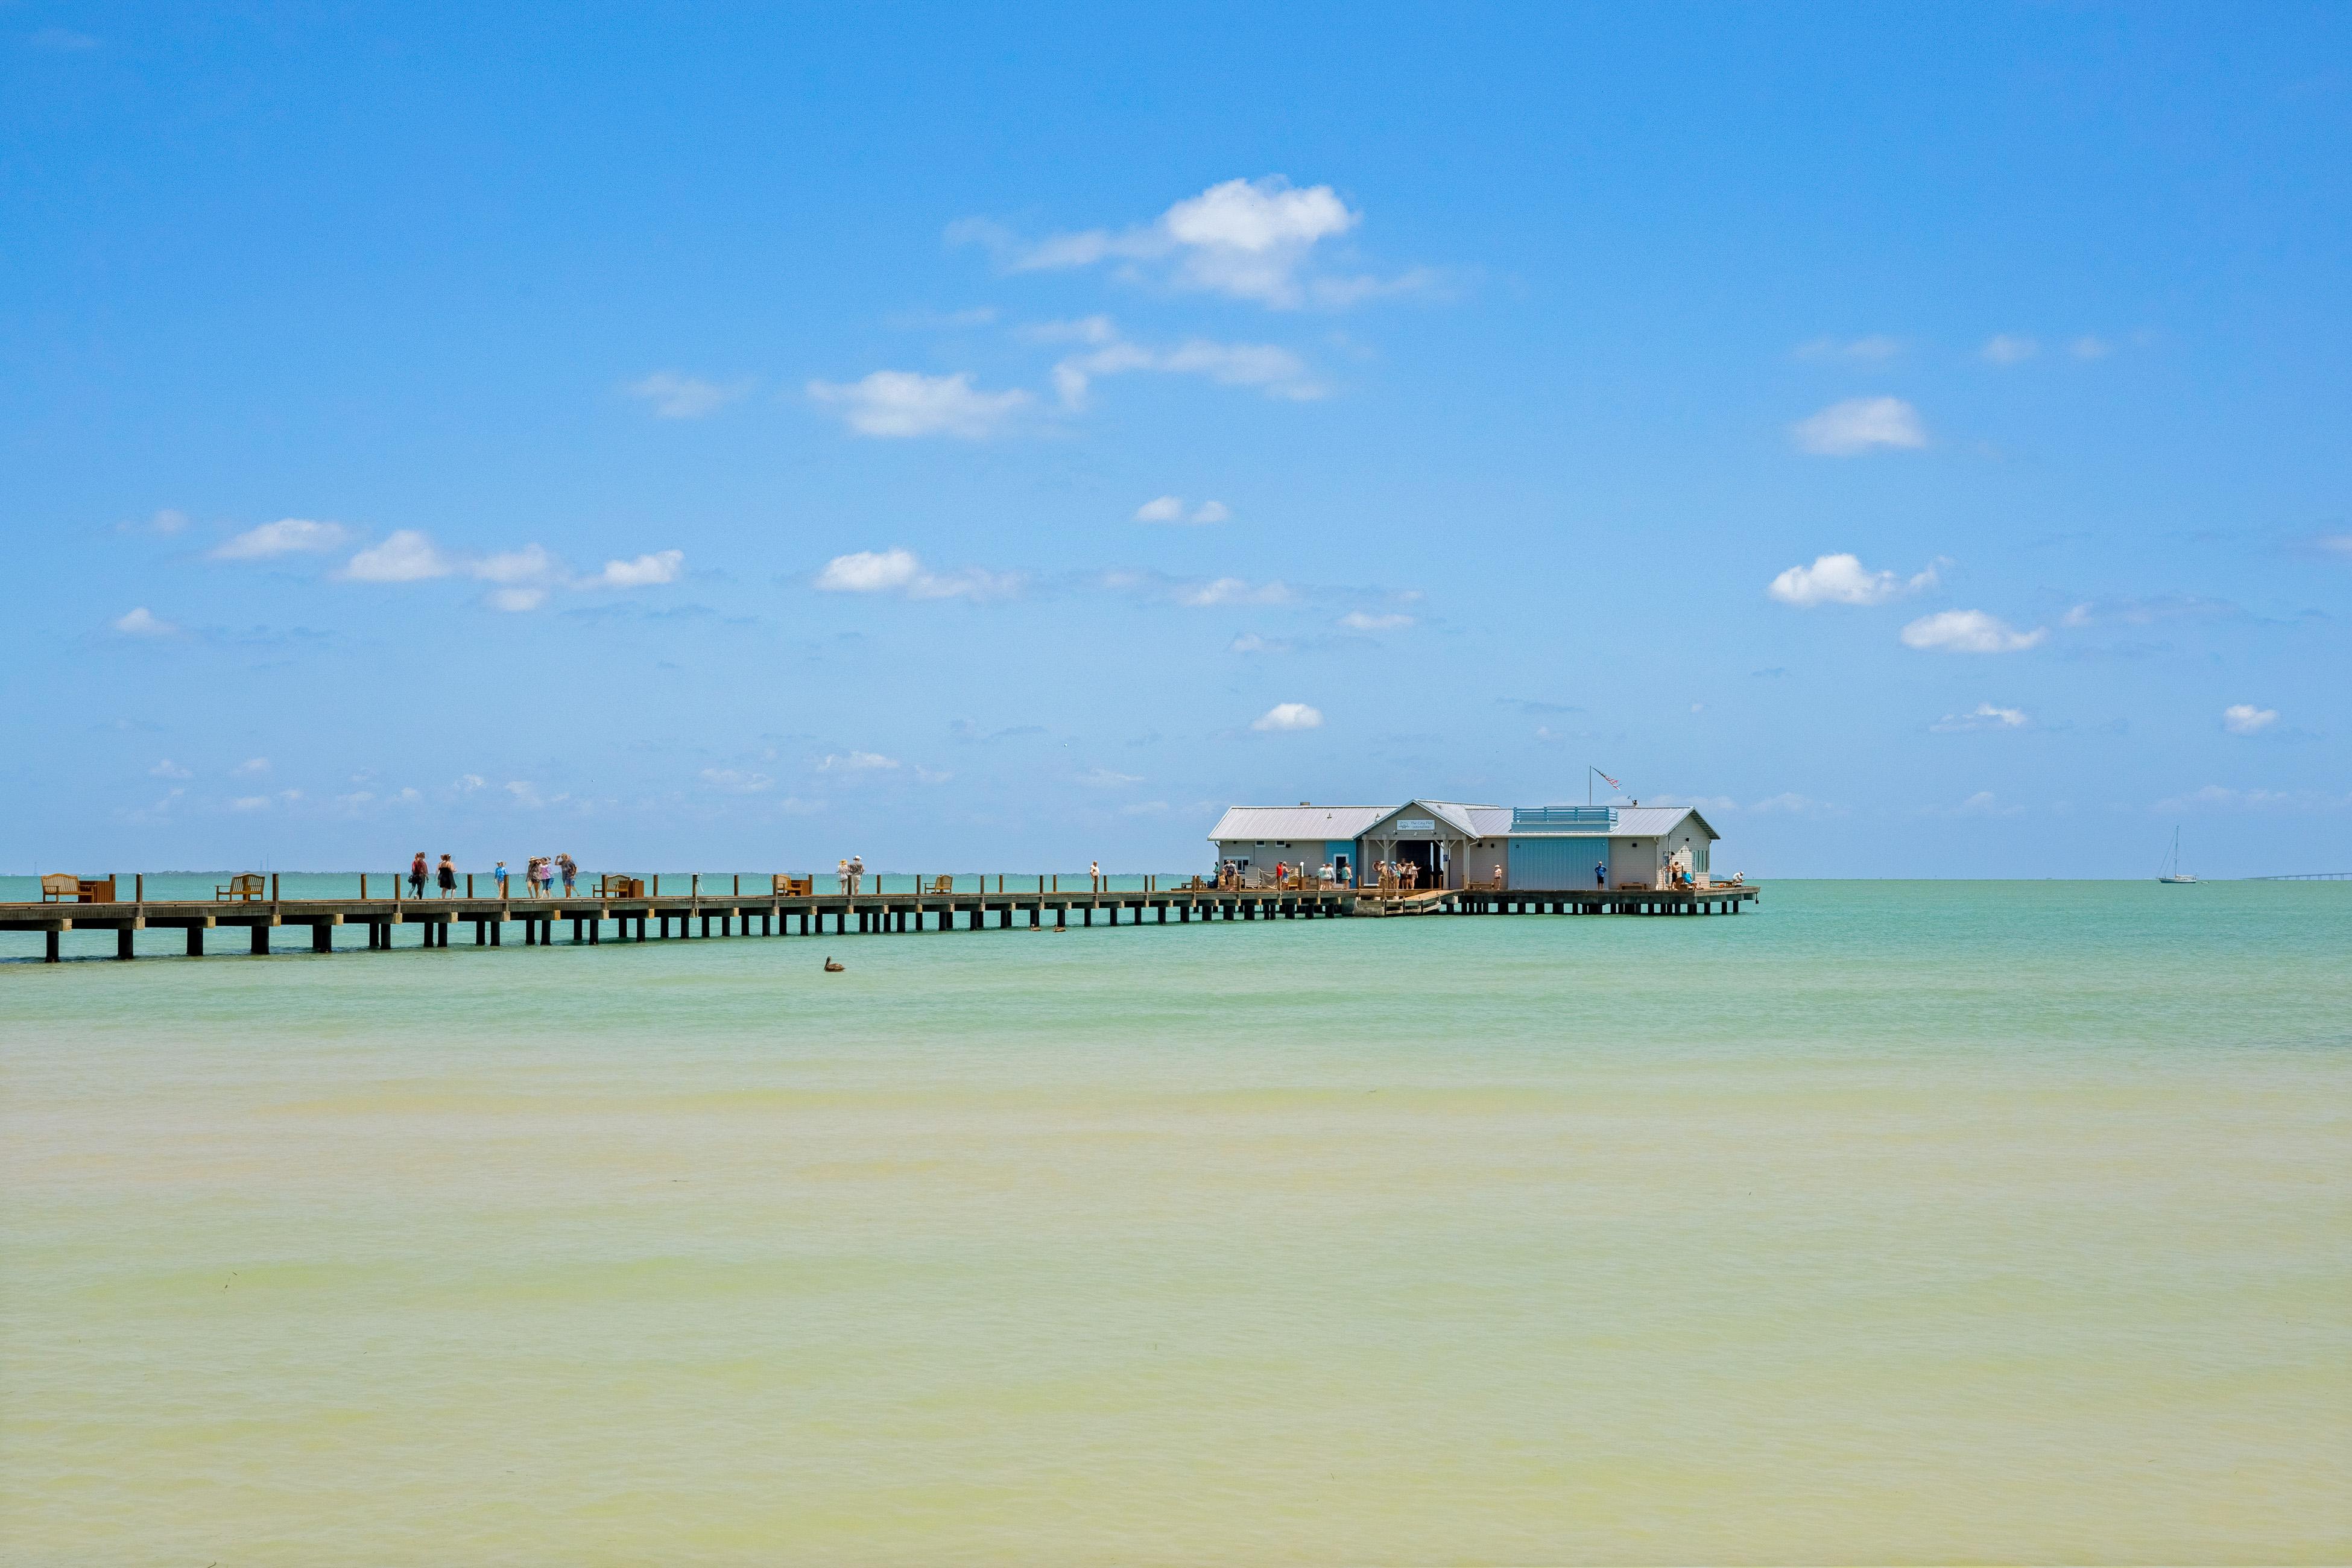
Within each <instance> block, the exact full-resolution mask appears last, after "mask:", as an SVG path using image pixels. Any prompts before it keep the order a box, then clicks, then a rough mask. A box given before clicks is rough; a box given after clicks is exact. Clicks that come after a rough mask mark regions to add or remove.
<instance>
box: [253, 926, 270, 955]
mask: <svg viewBox="0 0 2352 1568" xmlns="http://www.w3.org/2000/svg"><path fill="white" fill-rule="evenodd" d="M252 930H253V955H254V956H255V957H256V958H266V957H268V955H269V928H268V926H266V925H257V926H255V927H253V928H252Z"/></svg>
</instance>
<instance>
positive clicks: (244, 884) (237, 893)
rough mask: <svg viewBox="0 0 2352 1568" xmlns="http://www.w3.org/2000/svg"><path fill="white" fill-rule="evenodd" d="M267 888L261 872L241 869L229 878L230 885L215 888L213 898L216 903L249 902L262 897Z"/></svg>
mask: <svg viewBox="0 0 2352 1568" xmlns="http://www.w3.org/2000/svg"><path fill="white" fill-rule="evenodd" d="M267 890H268V889H267V887H266V885H265V884H264V883H263V881H262V879H261V873H260V872H258V871H239V872H238V873H237V874H236V876H234V877H231V878H230V879H228V886H226V887H225V888H224V887H215V888H214V889H213V900H214V901H215V903H224V904H226V903H242V904H249V903H251V902H252V901H253V900H256V899H258V898H260V897H261V896H262V895H263V894H264V892H266V891H267Z"/></svg>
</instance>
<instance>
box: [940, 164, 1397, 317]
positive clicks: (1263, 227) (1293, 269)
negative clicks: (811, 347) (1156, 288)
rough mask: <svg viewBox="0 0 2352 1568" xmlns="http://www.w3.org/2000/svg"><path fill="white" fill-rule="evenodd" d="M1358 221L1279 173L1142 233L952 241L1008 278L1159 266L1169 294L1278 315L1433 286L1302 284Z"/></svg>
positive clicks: (1210, 192) (1331, 198) (989, 230)
mask: <svg viewBox="0 0 2352 1568" xmlns="http://www.w3.org/2000/svg"><path fill="white" fill-rule="evenodd" d="M1361 221H1362V215H1361V214H1360V213H1358V212H1356V211H1355V210H1354V209H1352V208H1350V207H1349V205H1348V204H1347V203H1346V202H1345V201H1344V200H1342V199H1341V198H1340V196H1339V193H1338V192H1336V191H1334V190H1333V189H1332V188H1331V187H1330V186H1328V185H1310V186H1308V187H1307V188H1306V189H1304V190H1301V189H1299V188H1297V186H1294V185H1292V184H1290V182H1289V181H1287V180H1286V179H1284V178H1283V177H1282V176H1280V175H1278V174H1269V175H1266V176H1265V177H1264V178H1262V179H1256V180H1241V179H1234V180H1226V181H1223V182H1222V183H1221V184H1214V185H1212V186H1210V187H1209V188H1208V189H1207V190H1204V191H1202V193H1201V194H1200V195H1197V196H1188V197H1186V198H1185V199H1184V200H1182V201H1180V202H1178V203H1176V204H1175V205H1172V206H1171V207H1170V208H1169V209H1168V210H1167V211H1166V212H1164V213H1162V214H1160V216H1159V218H1158V219H1156V220H1155V221H1153V222H1152V223H1150V224H1148V225H1144V226H1138V227H1133V228H1128V229H1124V230H1119V231H1117V232H1114V231H1111V230H1108V229H1099V228H1097V229H1086V230H1082V231H1079V232H1077V233H1072V234H1057V235H1051V236H1048V237H1045V239H1042V240H1037V241H1034V242H1031V243H1025V244H1024V243H1023V242H1022V241H1020V240H1018V239H1016V238H1015V237H1013V236H1012V235H1011V234H1009V233H1007V232H1006V231H1005V230H1004V229H1003V228H1002V227H1000V226H997V225H994V224H992V223H987V222H984V221H981V222H973V221H968V222H964V223H960V224H957V225H955V226H952V227H950V229H949V231H948V233H949V237H950V239H951V240H959V241H960V240H977V241H979V242H981V243H982V244H984V245H987V246H988V247H990V248H991V249H992V250H993V251H995V253H996V255H997V258H998V261H999V264H1000V265H1002V266H1003V267H1005V268H1007V269H1009V270H1012V271H1015V272H1027V271H1043V270H1053V269H1058V268H1076V267H1093V266H1097V265H1099V264H1101V263H1103V262H1107V261H1111V262H1121V263H1125V264H1127V266H1128V267H1129V268H1130V269H1132V268H1136V264H1139V263H1146V262H1156V263H1164V264H1165V269H1164V271H1163V272H1162V273H1161V274H1160V275H1161V276H1162V277H1163V278H1164V279H1165V280H1166V281H1167V282H1168V283H1169V284H1171V285H1172V286H1173V287H1176V288H1180V289H1205V290H1208V291H1211V292H1214V293H1220V294H1226V295H1230V296H1232V297H1234V298H1235V299H1239V300H1255V301H1257V302H1258V303H1260V304H1264V305H1269V306H1274V307H1276V308H1278V309H1291V308H1295V307H1297V306H1299V305H1305V304H1314V305H1320V306H1324V307H1327V308H1330V309H1339V308H1341V307H1345V306H1348V305H1351V304H1355V303H1357V302H1359V301H1360V300H1368V299H1371V298H1374V297H1376V296H1379V295H1382V294H1394V293H1402V292H1405V291H1408V290H1411V289H1418V288H1423V287H1425V286H1427V285H1428V284H1429V283H1431V282H1432V281H1433V279H1432V277H1431V275H1430V274H1429V273H1428V272H1427V271H1426V270H1424V269H1419V268H1416V269H1414V270H1412V271H1409V272H1406V273H1403V274H1402V275H1400V276H1398V277H1395V278H1385V279H1384V278H1374V277H1369V276H1330V275H1310V274H1309V273H1308V270H1307V268H1308V263H1309V262H1310V261H1311V259H1312V258H1313V255H1314V252H1315V250H1316V247H1318V246H1319V245H1321V244H1323V243H1324V242H1325V241H1327V240H1331V239H1335V238H1337V237H1339V236H1341V235H1344V234H1346V233H1347V232H1348V231H1349V230H1350V229H1352V228H1354V227H1355V226H1357V225H1358V224H1359V223H1360V222H1361Z"/></svg>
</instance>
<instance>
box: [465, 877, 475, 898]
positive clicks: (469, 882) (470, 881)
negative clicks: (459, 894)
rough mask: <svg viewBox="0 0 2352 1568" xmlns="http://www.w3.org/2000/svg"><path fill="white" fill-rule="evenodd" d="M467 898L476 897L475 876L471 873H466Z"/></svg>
mask: <svg viewBox="0 0 2352 1568" xmlns="http://www.w3.org/2000/svg"><path fill="white" fill-rule="evenodd" d="M466 896H467V898H469V899H470V898H472V897H473V896H474V874H473V873H472V872H471V871H468V872H467V873H466Z"/></svg>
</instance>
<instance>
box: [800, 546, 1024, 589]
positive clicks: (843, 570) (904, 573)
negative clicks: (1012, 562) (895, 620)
mask: <svg viewBox="0 0 2352 1568" xmlns="http://www.w3.org/2000/svg"><path fill="white" fill-rule="evenodd" d="M1022 581H1023V579H1022V576H1021V574H1019V573H1017V572H991V571H989V570H987V569H986V568H984V567H980V566H967V567H965V568H963V569H962V570H961V571H958V572H948V573H936V572H927V571H925V570H924V569H923V563H922V562H921V560H920V559H919V557H917V555H916V554H915V552H913V551H911V550H900V549H891V550H860V551H856V552H852V553H850V554H847V555H836V556H835V557H834V558H833V559H832V560H830V561H828V562H826V563H825V564H824V570H823V571H821V572H819V573H818V574H816V584H815V585H816V587H817V589H818V590H819V591H820V592H822V593H827V594H888V593H903V594H905V595H907V597H908V598H910V599H971V600H973V601H975V602H978V601H981V600H985V599H1005V598H1011V597H1012V596H1013V595H1015V594H1018V593H1019V592H1020V591H1021V585H1022Z"/></svg>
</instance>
